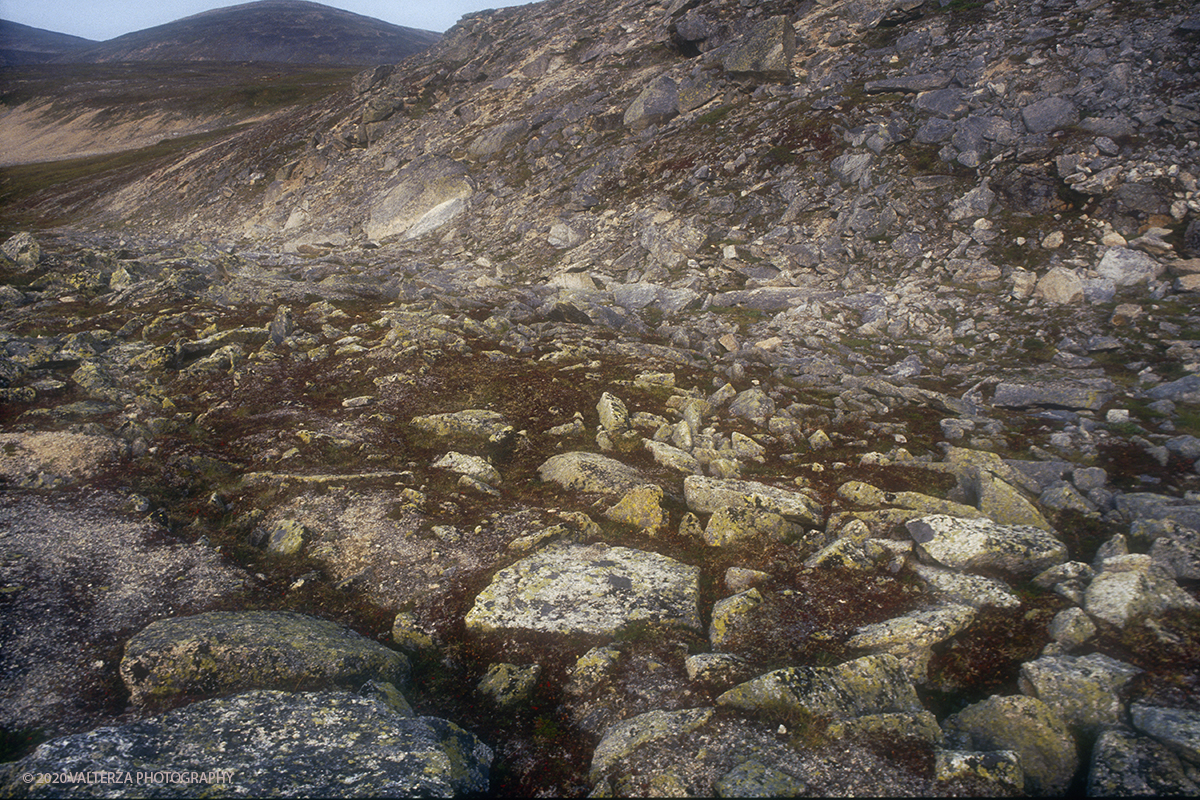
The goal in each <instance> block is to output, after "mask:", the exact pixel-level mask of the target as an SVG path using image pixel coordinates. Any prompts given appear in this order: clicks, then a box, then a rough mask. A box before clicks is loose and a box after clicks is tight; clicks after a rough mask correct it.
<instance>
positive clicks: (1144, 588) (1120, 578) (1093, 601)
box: [1083, 555, 1200, 627]
mask: <svg viewBox="0 0 1200 800" xmlns="http://www.w3.org/2000/svg"><path fill="white" fill-rule="evenodd" d="M1113 562H1125V563H1123V564H1121V565H1120V568H1117V567H1116V565H1115V564H1114V563H1113ZM1104 566H1105V568H1104V570H1103V571H1102V572H1101V573H1100V574H1099V575H1097V576H1096V577H1095V578H1094V579H1093V580H1092V582H1091V583H1090V584H1089V585H1088V588H1087V593H1086V595H1085V596H1084V606H1083V607H1084V610H1085V611H1087V613H1088V614H1089V615H1090V616H1092V617H1094V618H1096V619H1100V620H1103V621H1105V622H1107V623H1109V624H1110V625H1116V626H1117V627H1124V626H1125V625H1126V624H1128V623H1129V622H1130V621H1131V620H1133V619H1135V618H1139V617H1143V616H1146V617H1156V616H1161V615H1162V614H1163V613H1164V612H1166V611H1168V610H1169V609H1172V608H1182V609H1200V603H1197V602H1196V600H1195V599H1194V598H1193V597H1192V596H1191V595H1190V594H1188V593H1187V592H1185V591H1183V590H1182V589H1180V588H1179V586H1178V585H1176V583H1175V581H1173V580H1171V579H1169V578H1166V577H1164V576H1163V575H1161V574H1158V573H1157V572H1156V571H1154V570H1152V569H1151V562H1150V557H1149V556H1145V555H1139V556H1132V555H1131V556H1125V557H1124V558H1123V559H1109V560H1108V561H1107V562H1105V565H1104Z"/></svg>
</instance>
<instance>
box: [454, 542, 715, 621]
mask: <svg viewBox="0 0 1200 800" xmlns="http://www.w3.org/2000/svg"><path fill="white" fill-rule="evenodd" d="M699 575H700V570H699V569H698V568H697V567H692V566H688V565H687V564H683V563H680V562H678V561H676V560H674V559H672V558H667V557H666V556H661V555H658V554H657V553H648V552H645V551H641V550H632V549H630V548H627V547H603V546H600V547H585V546H582V545H576V544H567V543H559V544H554V545H550V546H549V547H546V548H545V549H543V550H541V551H539V552H537V553H535V554H533V555H532V556H529V557H528V558H524V559H522V560H520V561H518V562H517V563H515V564H513V565H512V566H510V567H506V568H504V569H502V570H500V571H499V572H497V573H496V576H495V577H494V578H492V582H491V584H489V585H488V587H487V588H485V589H484V590H483V591H482V592H480V593H479V596H478V597H476V598H475V604H474V606H472V608H471V610H470V611H469V612H467V617H466V623H467V628H468V629H472V630H477V631H483V632H487V631H497V630H521V631H540V632H544V633H557V634H579V633H582V634H592V635H599V636H605V635H612V634H615V633H616V632H617V631H619V630H620V629H621V628H623V627H625V626H626V625H628V624H630V623H632V622H643V621H648V622H662V623H672V624H677V625H683V626H686V627H689V628H699V627H700V611H699V602H700V588H699Z"/></svg>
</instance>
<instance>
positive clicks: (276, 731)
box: [0, 691, 492, 797]
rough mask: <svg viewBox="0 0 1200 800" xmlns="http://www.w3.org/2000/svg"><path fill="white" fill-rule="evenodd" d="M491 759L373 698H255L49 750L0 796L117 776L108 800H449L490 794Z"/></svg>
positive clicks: (444, 728)
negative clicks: (44, 779) (217, 799)
mask: <svg viewBox="0 0 1200 800" xmlns="http://www.w3.org/2000/svg"><path fill="white" fill-rule="evenodd" d="M491 761H492V751H491V750H490V749H489V748H488V747H487V746H486V745H485V744H483V742H481V741H480V740H479V739H477V738H476V737H475V736H474V735H473V734H470V733H468V732H466V731H464V730H463V729H462V728H459V727H458V726H457V725H455V724H453V723H451V722H447V721H446V720H443V719H438V718H436V717H414V716H412V715H411V714H408V713H405V712H403V711H399V710H397V709H395V708H392V707H391V706H389V705H388V704H387V703H386V702H385V701H384V700H383V699H381V698H380V697H378V696H373V697H365V696H358V695H353V694H346V693H341V692H318V693H300V694H292V693H289V692H278V691H254V692H247V693H245V694H239V695H236V696H234V697H227V698H222V699H218V700H205V701H201V702H198V703H193V704H191V705H189V706H185V707H183V708H179V709H176V710H174V711H170V712H168V713H166V714H163V715H161V716H158V717H151V718H149V719H144V720H141V721H138V722H132V723H129V724H127V725H121V726H116V727H108V728H99V729H97V730H94V731H90V732H88V733H80V734H75V735H72V736H66V737H63V738H61V739H55V740H53V741H49V742H46V743H45V744H42V745H41V746H39V747H38V749H37V750H35V751H34V753H33V754H32V755H30V756H28V757H26V758H24V759H22V760H21V761H18V762H14V763H13V764H9V765H6V767H7V768H6V769H3V770H0V793H2V794H3V795H4V796H5V797H64V796H79V797H94V796H97V787H96V786H95V785H88V784H87V783H79V784H72V785H62V784H50V783H38V784H33V783H30V782H29V781H23V780H21V777H22V776H23V775H26V774H30V773H34V774H37V773H41V774H46V775H50V774H55V775H62V774H68V773H70V774H79V773H84V774H91V775H95V776H100V775H108V776H121V777H120V779H119V780H115V779H114V781H113V782H111V783H109V784H107V785H105V786H104V787H103V789H104V791H105V794H104V796H106V797H146V796H147V794H148V793H149V794H152V795H153V796H155V797H212V796H216V795H225V794H244V795H247V796H251V797H268V796H282V797H290V796H305V797H454V796H459V795H466V794H476V793H478V794H482V793H485V792H487V791H488V789H489V769H490V765H491ZM125 775H128V776H129V780H128V782H126V781H125V778H124V776H125ZM139 776H142V783H141V784H139V783H138V777H139ZM155 776H157V777H155ZM147 781H149V783H147Z"/></svg>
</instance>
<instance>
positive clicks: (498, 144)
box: [467, 119, 529, 161]
mask: <svg viewBox="0 0 1200 800" xmlns="http://www.w3.org/2000/svg"><path fill="white" fill-rule="evenodd" d="M528 136H529V121H528V120H521V119H519V120H513V121H512V122H502V123H500V124H499V125H494V126H492V127H491V128H488V129H487V130H486V131H484V132H483V133H481V134H479V135H478V136H476V137H475V139H474V141H472V142H471V143H470V144H469V145H467V157H468V158H473V159H476V160H482V161H486V160H487V159H488V158H490V157H492V156H494V155H496V154H498V153H500V152H502V151H504V150H507V149H508V148H509V147H512V146H513V145H515V144H517V143H519V142H523V141H525V139H527V138H528Z"/></svg>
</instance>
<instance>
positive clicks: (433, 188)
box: [364, 156, 475, 239]
mask: <svg viewBox="0 0 1200 800" xmlns="http://www.w3.org/2000/svg"><path fill="white" fill-rule="evenodd" d="M474 191H475V190H474V187H473V186H472V185H471V181H470V178H469V177H468V173H467V168H466V166H465V165H463V164H460V163H459V162H457V161H454V160H452V159H449V158H445V157H442V156H422V157H421V158H418V159H417V160H415V161H413V162H412V163H411V164H408V165H407V166H405V167H404V168H403V169H401V170H400V171H399V172H398V173H396V176H395V178H393V179H392V181H391V186H390V188H388V189H387V190H385V191H383V192H381V193H379V194H378V195H376V199H375V200H374V201H373V202H372V203H371V204H370V205H369V206H368V208H367V214H368V218H367V223H366V225H365V226H364V230H365V232H366V234H367V236H369V237H370V238H372V239H382V238H384V237H387V236H398V235H401V234H408V233H409V232H410V231H412V230H413V229H415V228H418V226H420V229H422V230H428V229H429V224H430V223H431V222H432V221H434V220H437V219H441V220H442V224H444V222H445V221H446V220H445V219H444V217H443V216H442V213H441V212H445V211H446V210H447V209H449V208H451V204H453V203H455V201H465V200H466V199H467V198H469V197H470V196H471V195H472V194H473V193H474ZM455 207H458V208H461V206H455ZM427 216H428V219H427Z"/></svg>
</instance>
